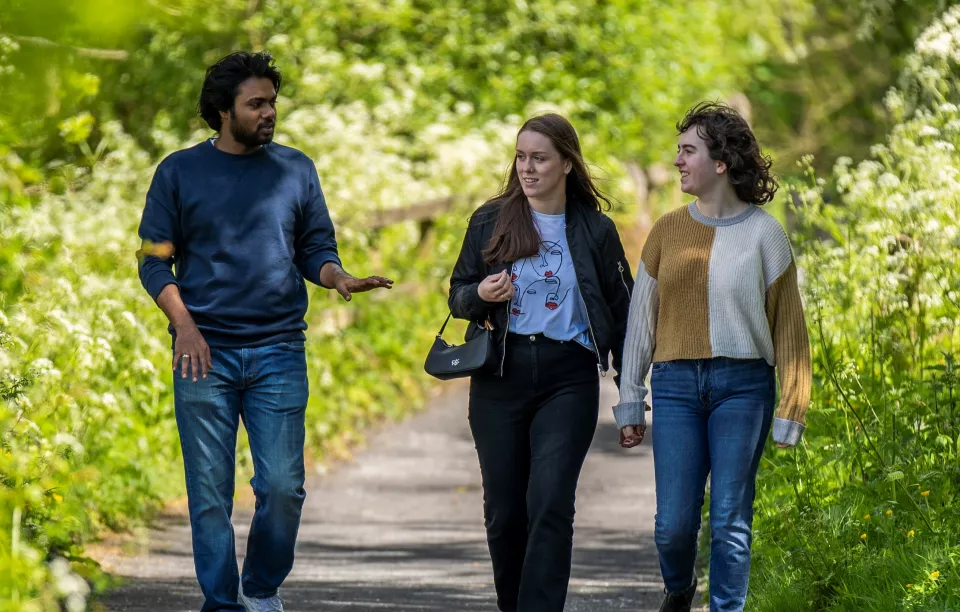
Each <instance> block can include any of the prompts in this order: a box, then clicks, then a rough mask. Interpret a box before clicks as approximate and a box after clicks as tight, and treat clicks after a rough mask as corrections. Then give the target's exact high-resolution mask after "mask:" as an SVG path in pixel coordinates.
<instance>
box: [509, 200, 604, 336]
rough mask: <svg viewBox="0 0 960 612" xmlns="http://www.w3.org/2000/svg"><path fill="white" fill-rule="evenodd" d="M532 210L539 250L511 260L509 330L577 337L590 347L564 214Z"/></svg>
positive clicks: (588, 326) (520, 332)
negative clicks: (514, 261) (527, 255)
mask: <svg viewBox="0 0 960 612" xmlns="http://www.w3.org/2000/svg"><path fill="white" fill-rule="evenodd" d="M531 212H532V213H533V221H534V224H535V225H536V226H537V230H538V231H539V233H540V252H539V253H537V254H536V255H534V256H533V257H528V258H526V259H522V260H520V261H518V262H516V263H514V264H513V269H512V271H511V272H512V273H511V279H512V281H513V290H514V295H513V301H512V302H511V303H510V331H512V332H514V333H517V334H539V333H542V334H543V335H545V336H546V337H548V338H553V339H554V340H576V341H577V342H579V343H580V344H582V345H584V346H586V347H591V348H592V346H593V345H592V343H591V342H590V333H589V328H590V324H589V323H588V321H587V312H586V308H585V307H584V304H583V299H582V298H581V297H580V289H579V287H578V286H577V276H576V272H575V271H574V267H573V259H572V258H571V256H570V249H569V247H568V245H567V232H566V228H567V223H566V216H565V215H562V214H561V215H545V214H543V213H538V212H536V211H531Z"/></svg>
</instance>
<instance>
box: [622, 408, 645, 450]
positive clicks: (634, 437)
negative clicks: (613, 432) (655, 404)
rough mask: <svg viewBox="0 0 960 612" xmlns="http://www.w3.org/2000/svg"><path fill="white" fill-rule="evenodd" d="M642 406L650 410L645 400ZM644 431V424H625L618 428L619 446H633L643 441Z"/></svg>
mask: <svg viewBox="0 0 960 612" xmlns="http://www.w3.org/2000/svg"><path fill="white" fill-rule="evenodd" d="M643 407H644V409H645V410H646V411H647V412H649V411H650V410H652V408H650V405H649V404H647V403H646V402H644V403H643ZM646 433H647V426H646V425H627V426H625V427H623V428H622V429H621V430H620V446H622V447H623V448H633V447H634V446H637V445H639V444H640V443H641V442H643V436H644V434H646Z"/></svg>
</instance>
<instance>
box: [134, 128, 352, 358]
mask: <svg viewBox="0 0 960 612" xmlns="http://www.w3.org/2000/svg"><path fill="white" fill-rule="evenodd" d="M139 234H140V239H141V240H143V241H149V243H152V244H154V245H158V244H164V243H170V244H172V246H173V253H172V255H171V254H169V252H162V250H157V249H153V250H151V249H150V248H149V246H147V248H144V249H143V250H142V251H141V253H140V257H139V262H140V263H139V271H140V282H141V283H143V286H144V288H145V289H146V290H147V292H148V293H149V294H150V297H152V298H153V299H154V301H156V299H157V297H158V296H159V295H160V292H161V291H162V290H163V288H164V287H165V286H167V285H169V284H176V285H178V286H179V288H180V295H181V297H182V299H183V302H184V305H185V306H186V307H187V311H188V312H189V313H190V315H191V316H192V317H193V320H194V322H195V323H196V324H197V327H198V328H199V329H200V333H201V334H203V337H204V339H205V340H206V341H207V344H209V345H210V346H214V347H252V346H262V345H265V344H272V343H275V342H289V341H294V340H303V339H304V337H305V336H304V333H303V331H304V330H305V329H306V328H307V324H306V322H305V321H304V315H305V314H306V311H307V288H306V285H305V283H304V279H306V280H309V281H311V282H313V283H316V284H318V285H319V284H320V268H321V267H322V266H323V265H324V264H325V263H327V262H336V263H340V261H339V258H338V256H337V242H336V237H335V235H334V229H333V223H332V222H331V220H330V215H329V213H328V211H327V205H326V202H325V201H324V198H323V192H322V191H321V190H320V179H319V178H318V177H317V170H316V167H315V166H314V165H313V162H312V161H311V160H310V159H309V158H308V157H307V156H306V155H304V154H303V153H301V152H300V151H297V150H296V149H291V148H289V147H284V146H282V145H279V144H275V143H271V144H268V145H265V146H263V147H261V148H260V150H259V151H257V152H256V153H253V154H251V155H233V154H230V153H225V152H223V151H220V150H219V149H217V148H216V147H215V146H214V145H213V142H212V141H204V142H202V143H200V144H198V145H196V146H193V147H191V148H189V149H185V150H183V151H177V152H176V153H173V154H172V155H170V156H168V157H167V158H165V159H164V160H163V161H162V162H160V165H159V166H158V167H157V171H156V173H155V174H154V177H153V182H152V184H151V185H150V190H149V191H148V192H147V202H146V206H145V208H144V211H143V217H142V219H141V222H140V230H139ZM145 244H147V243H145ZM174 269H175V270H176V275H174V272H173V270H174ZM170 333H171V335H174V330H173V327H172V326H171V327H170ZM175 340H176V338H174V341H175Z"/></svg>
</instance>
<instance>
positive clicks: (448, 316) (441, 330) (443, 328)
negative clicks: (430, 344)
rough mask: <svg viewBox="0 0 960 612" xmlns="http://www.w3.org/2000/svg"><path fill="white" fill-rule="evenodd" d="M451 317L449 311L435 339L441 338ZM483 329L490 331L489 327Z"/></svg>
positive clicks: (451, 312) (451, 314) (451, 313)
mask: <svg viewBox="0 0 960 612" xmlns="http://www.w3.org/2000/svg"><path fill="white" fill-rule="evenodd" d="M452 316H453V311H452V310H451V311H450V314H448V315H447V318H446V320H444V322H443V325H441V326H440V331H438V332H437V338H442V337H443V330H445V329H447V323H449V322H450V317H452ZM483 329H492V328H490V327H486V326H483Z"/></svg>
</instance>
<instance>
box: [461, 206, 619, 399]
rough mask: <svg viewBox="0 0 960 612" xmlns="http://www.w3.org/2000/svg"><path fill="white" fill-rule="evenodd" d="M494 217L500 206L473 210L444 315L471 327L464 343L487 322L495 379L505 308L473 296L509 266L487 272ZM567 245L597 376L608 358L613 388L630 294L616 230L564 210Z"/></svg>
mask: <svg viewBox="0 0 960 612" xmlns="http://www.w3.org/2000/svg"><path fill="white" fill-rule="evenodd" d="M499 212H500V203H499V202H492V203H489V204H485V205H483V206H481V207H480V208H478V209H477V211H476V212H474V213H473V215H472V216H471V217H470V223H469V225H468V227H467V233H466V236H464V239H463V246H462V247H461V249H460V257H458V258H457V264H456V266H454V268H453V274H452V275H451V276H450V298H449V304H450V311H451V312H452V313H453V316H454V317H456V318H458V319H467V320H469V321H473V322H475V323H476V325H470V326H468V327H467V333H466V338H467V340H469V339H470V338H472V337H474V336H475V335H476V334H477V333H478V332H479V331H480V328H481V326H482V325H483V322H484V321H485V320H489V321H490V323H491V324H492V325H493V328H494V329H495V330H498V332H499V333H496V338H497V343H498V348H499V350H500V373H501V374H502V372H503V361H504V359H505V357H506V347H505V342H504V340H505V339H506V334H507V331H508V328H509V321H510V317H509V309H510V302H497V303H492V302H485V301H483V300H482V299H481V298H480V295H479V294H478V293H477V287H478V286H479V284H480V281H482V280H483V279H484V278H486V277H487V276H489V275H491V274H499V273H500V272H501V271H503V270H507V271H508V272H509V271H510V267H511V265H512V262H511V263H505V264H500V265H496V266H488V265H487V264H486V263H485V262H484V261H483V254H482V252H483V250H484V249H485V248H486V246H487V244H488V243H489V241H490V236H491V235H492V234H493V228H494V226H495V225H496V222H497V217H498V216H499ZM566 216H567V242H568V243H569V247H570V254H571V255H572V257H573V266H574V269H575V270H576V273H577V284H578V285H579V287H580V294H581V295H582V296H583V301H584V303H585V305H586V309H587V319H588V321H589V324H590V335H591V337H592V338H593V344H594V347H595V348H596V353H597V367H598V368H599V370H600V373H601V374H605V373H606V371H607V369H608V364H609V355H610V353H613V368H614V369H615V370H616V371H617V373H618V374H617V375H616V376H614V382H616V383H617V385H618V386H619V383H620V376H619V372H620V367H621V363H622V357H623V343H624V338H625V337H626V335H627V314H628V311H629V309H630V295H631V293H632V292H633V276H632V275H631V273H630V264H629V263H628V262H627V258H626V256H625V255H624V252H623V245H622V243H621V242H620V235H619V234H618V233H617V227H616V225H615V224H614V223H613V220H612V219H610V218H609V217H608V216H606V215H605V214H603V213H601V212H599V211H597V210H594V209H588V208H587V207H586V206H578V205H574V204H572V203H571V204H570V205H568V206H567V208H566Z"/></svg>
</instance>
